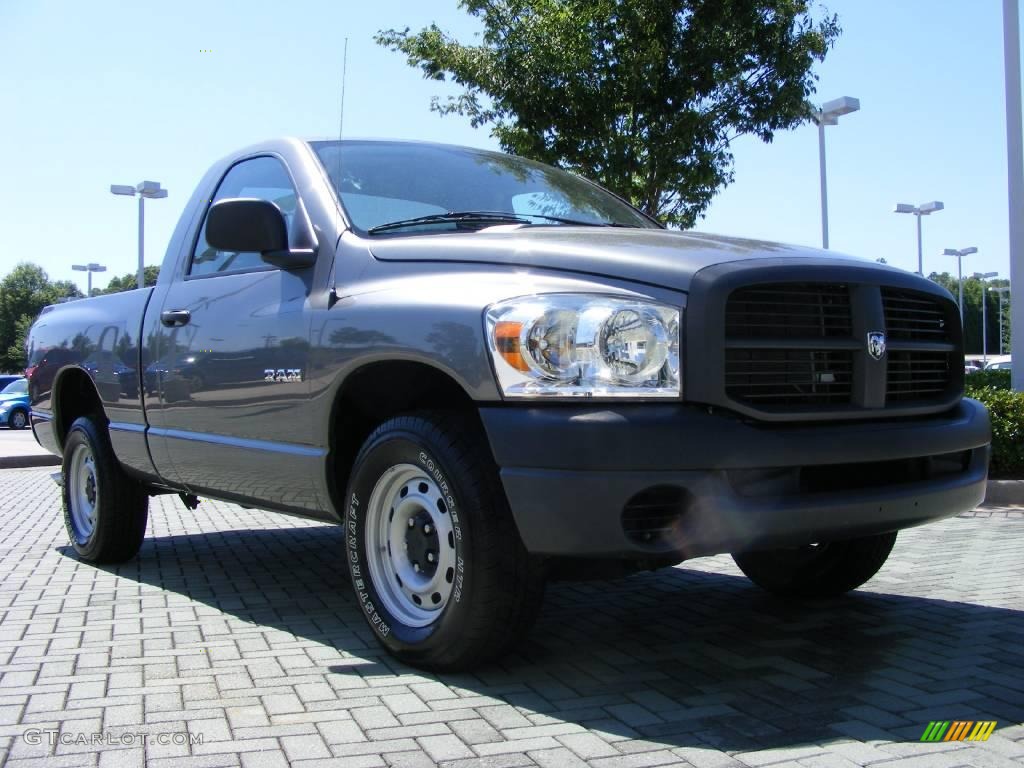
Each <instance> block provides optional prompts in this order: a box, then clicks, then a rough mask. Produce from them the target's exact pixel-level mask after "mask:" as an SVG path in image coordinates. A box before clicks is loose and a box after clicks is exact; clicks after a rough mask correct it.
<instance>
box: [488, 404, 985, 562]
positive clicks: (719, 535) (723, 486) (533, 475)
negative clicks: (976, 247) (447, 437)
mask: <svg viewBox="0 0 1024 768" xmlns="http://www.w3.org/2000/svg"><path fill="white" fill-rule="evenodd" d="M480 416H481V419H482V421H483V424H484V428H485V429H486V431H487V435H488V438H489V440H490V444H491V449H492V451H493V454H494V457H495V460H496V461H497V464H498V466H499V467H500V469H501V480H502V483H503V485H504V488H505V493H506V495H507V497H508V501H509V504H510V506H511V508H512V513H513V515H514V516H515V520H516V523H517V525H518V527H519V532H520V535H521V536H522V538H523V541H524V543H525V545H526V548H527V549H528V550H529V551H531V552H533V553H537V554H546V555H577V556H588V557H627V558H636V557H641V558H642V557H652V556H657V557H661V556H669V555H678V556H679V557H680V559H685V558H690V557H698V556H702V555H711V554H719V553H722V552H737V551H742V550H749V549H759V548H762V549H763V548H774V547H784V546H797V545H800V544H807V543H813V542H819V541H829V540H836V539H843V538H852V537H856V536H865V535H870V534H874V533H882V532H885V531H892V530H897V529H901V528H908V527H911V526H914V525H920V524H922V523H926V522H929V521H932V520H938V519H941V518H944V517H949V516H951V515H955V514H957V513H959V512H963V511H966V510H968V509H972V508H973V507H975V506H977V504H979V503H980V502H981V501H982V500H983V499H984V496H985V482H986V480H987V475H988V455H989V447H988V446H989V442H990V434H991V432H990V427H989V420H988V414H987V412H986V411H985V408H984V406H982V405H981V404H980V403H978V402H977V401H974V400H970V399H965V400H963V401H962V402H961V403H960V404H959V405H957V406H956V407H955V408H954V409H953V410H951V411H950V412H948V413H945V414H940V415H937V416H929V417H927V418H923V419H903V420H892V421H860V422H841V423H830V424H799V425H779V424H755V423H751V422H749V421H743V420H740V419H738V418H735V417H734V416H732V415H731V414H728V413H726V412H709V410H708V409H706V408H700V407H696V406H686V405H679V404H673V405H661V404H653V403H652V404H634V405H623V406H613V405H609V406H607V407H600V406H589V407H578V406H565V407H562V406H557V405H550V404H545V405H544V406H543V407H489V408H481V409H480Z"/></svg>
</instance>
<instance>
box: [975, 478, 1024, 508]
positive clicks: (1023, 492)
mask: <svg viewBox="0 0 1024 768" xmlns="http://www.w3.org/2000/svg"><path fill="white" fill-rule="evenodd" d="M982 506H985V507H1015V506H1024V480H989V481H988V487H987V489H986V490H985V501H983V502H982Z"/></svg>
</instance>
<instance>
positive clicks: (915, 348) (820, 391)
mask: <svg viewBox="0 0 1024 768" xmlns="http://www.w3.org/2000/svg"><path fill="white" fill-rule="evenodd" d="M855 329H858V330H855ZM724 330H725V357H724V365H725V370H724V374H725V375H724V385H725V396H726V398H727V399H729V400H731V401H733V402H735V403H741V404H744V405H746V406H749V407H750V408H752V409H755V410H760V411H766V412H776V413H778V412H787V411H789V412H796V411H801V412H806V411H808V410H819V409H820V410H822V411H832V412H835V411H843V410H851V409H868V408H872V409H878V408H885V407H887V406H892V407H906V406H917V405H922V406H927V405H931V404H936V403H942V402H944V401H947V400H949V399H950V398H951V396H953V395H954V394H958V391H959V389H960V387H961V386H962V378H961V377H962V367H960V368H958V366H957V359H958V356H959V354H960V349H959V344H960V336H959V333H958V331H959V324H958V316H957V315H956V307H955V305H953V304H952V303H951V302H949V301H948V300H947V299H945V298H943V297H941V296H936V295H932V294H929V293H924V292H918V291H913V290H907V289H903V288H892V287H881V288H879V287H877V286H869V285H858V284H839V283H809V282H801V283H766V284H758V285H748V286H743V287H739V288H736V289H734V290H733V291H732V292H731V293H730V294H729V296H728V299H727V301H726V302H725V329H724ZM874 332H881V333H883V334H885V337H886V344H887V351H886V352H885V353H884V354H883V355H882V356H881V358H880V359H875V358H874V357H872V356H871V355H870V354H869V351H868V335H869V334H871V333H874Z"/></svg>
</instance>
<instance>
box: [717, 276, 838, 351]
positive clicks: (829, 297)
mask: <svg viewBox="0 0 1024 768" xmlns="http://www.w3.org/2000/svg"><path fill="white" fill-rule="evenodd" d="M725 333H726V336H729V337H732V338H773V337H774V338H786V339H797V338H829V337H836V336H849V335H850V333H851V328H850V292H849V290H848V289H847V287H846V286H845V285H816V284H813V283H811V284H805V283H793V284H783V285H756V286H750V287H748V288H740V289H739V290H737V291H734V292H733V294H732V296H730V297H729V304H728V305H727V306H726V309H725Z"/></svg>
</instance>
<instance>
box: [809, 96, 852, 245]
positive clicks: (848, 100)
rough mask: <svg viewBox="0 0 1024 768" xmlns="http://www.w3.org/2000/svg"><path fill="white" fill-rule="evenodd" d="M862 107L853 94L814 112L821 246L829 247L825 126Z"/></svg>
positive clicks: (824, 105) (837, 123) (835, 123)
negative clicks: (819, 196)
mask: <svg viewBox="0 0 1024 768" xmlns="http://www.w3.org/2000/svg"><path fill="white" fill-rule="evenodd" d="M858 109H860V100H859V99H855V98H853V97H852V96H843V97H842V98H839V99H833V100H832V101H827V102H825V103H824V104H822V105H821V109H820V110H818V111H817V112H815V113H814V115H813V117H814V121H815V122H816V123H817V124H818V167H819V171H820V179H821V181H820V183H821V247H822V248H825V249H828V183H827V180H826V174H825V126H826V125H839V118H840V117H842V116H843V115H848V114H850V113H851V112H856V111H857V110H858Z"/></svg>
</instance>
